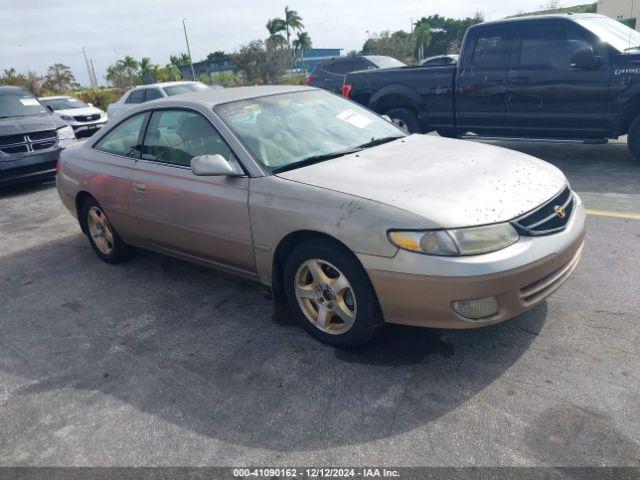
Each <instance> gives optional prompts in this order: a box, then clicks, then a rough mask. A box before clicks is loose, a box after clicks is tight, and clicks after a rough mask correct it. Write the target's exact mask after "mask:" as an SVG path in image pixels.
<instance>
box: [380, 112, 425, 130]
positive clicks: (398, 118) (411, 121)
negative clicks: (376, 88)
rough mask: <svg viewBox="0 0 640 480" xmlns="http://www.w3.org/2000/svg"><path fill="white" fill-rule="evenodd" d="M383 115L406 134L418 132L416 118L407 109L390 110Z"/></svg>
mask: <svg viewBox="0 0 640 480" xmlns="http://www.w3.org/2000/svg"><path fill="white" fill-rule="evenodd" d="M385 115H388V116H389V118H391V121H392V122H393V123H395V124H396V125H397V126H398V127H400V128H401V129H403V130H404V131H405V132H407V133H419V132H420V122H419V121H418V116H417V115H416V114H415V113H414V112H413V111H411V110H409V109H408V108H392V109H391V110H389V111H388V112H387V113H386V114H385Z"/></svg>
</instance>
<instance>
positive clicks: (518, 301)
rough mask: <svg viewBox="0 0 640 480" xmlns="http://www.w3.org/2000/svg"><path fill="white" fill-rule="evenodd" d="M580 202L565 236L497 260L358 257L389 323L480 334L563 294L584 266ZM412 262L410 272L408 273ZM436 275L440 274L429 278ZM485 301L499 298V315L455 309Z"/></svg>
mask: <svg viewBox="0 0 640 480" xmlns="http://www.w3.org/2000/svg"><path fill="white" fill-rule="evenodd" d="M575 198H576V210H575V212H574V213H573V215H572V218H571V220H570V221H569V223H568V224H567V227H566V229H565V230H564V231H562V232H559V233H556V234H552V235H548V236H544V237H526V238H522V239H521V240H520V241H519V242H517V243H516V244H514V245H512V246H511V247H508V248H506V249H504V250H501V251H499V252H494V253H492V254H486V255H478V256H475V257H455V258H453V257H431V256H428V255H420V254H415V253H412V252H405V251H399V252H398V254H397V255H396V257H394V259H387V260H382V259H380V258H378V259H374V258H371V257H369V258H367V256H363V255H359V258H360V260H361V261H362V262H363V265H364V267H365V269H366V270H367V272H368V274H369V277H370V279H371V282H372V284H373V287H374V289H375V291H376V294H377V296H378V300H379V302H380V307H381V308H382V312H383V315H384V318H385V321H386V322H388V323H399V324H404V325H414V326H420V327H434V328H458V329H461V328H476V327H482V326H485V325H492V324H495V323H499V322H503V321H505V320H509V319H510V318H513V317H515V316H517V315H519V314H521V313H523V312H525V311H527V310H529V309H531V308H533V307H535V306H536V305H538V304H539V303H541V302H542V301H543V300H544V299H545V298H547V297H548V296H549V295H551V294H552V293H553V292H555V291H556V290H557V289H558V288H560V286H561V285H562V284H563V283H564V282H565V281H566V280H567V279H568V278H569V276H570V275H571V274H572V273H573V271H574V270H575V268H576V266H577V265H578V263H579V260H580V255H581V253H582V247H583V244H584V236H585V230H584V228H585V210H584V206H583V205H582V203H581V201H580V199H579V197H578V196H577V195H576V197H575ZM409 262H411V266H410V267H407V265H408V264H409ZM385 263H386V264H387V266H386V268H385V266H384V264H385ZM420 270H421V271H422V272H425V273H423V274H421V273H419V271H420ZM434 270H435V271H437V272H438V274H436V275H431V274H429V273H427V272H432V271H434ZM465 271H466V272H468V273H466V274H465ZM485 297H496V298H497V300H498V303H499V307H500V308H499V311H498V313H497V314H496V315H493V316H491V317H488V318H483V319H481V320H470V319H466V318H464V317H462V316H460V315H459V314H458V313H456V311H455V310H454V309H453V308H452V302H454V301H459V300H473V299H480V298H485Z"/></svg>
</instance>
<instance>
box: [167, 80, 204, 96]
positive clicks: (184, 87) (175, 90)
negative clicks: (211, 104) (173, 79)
mask: <svg viewBox="0 0 640 480" xmlns="http://www.w3.org/2000/svg"><path fill="white" fill-rule="evenodd" d="M207 88H209V87H207V86H206V85H205V84H204V83H197V82H195V83H181V84H179V85H171V86H170V87H163V90H164V91H165V93H166V94H167V95H168V96H169V97H172V96H174V95H180V94H181V93H191V92H198V91H200V90H206V89H207Z"/></svg>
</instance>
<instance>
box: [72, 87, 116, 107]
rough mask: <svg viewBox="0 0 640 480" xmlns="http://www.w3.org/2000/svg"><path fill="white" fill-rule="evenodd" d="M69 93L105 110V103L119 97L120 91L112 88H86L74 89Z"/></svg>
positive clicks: (107, 103)
mask: <svg viewBox="0 0 640 480" xmlns="http://www.w3.org/2000/svg"><path fill="white" fill-rule="evenodd" d="M69 95H73V96H74V97H77V98H79V99H80V100H82V101H83V102H85V103H92V104H93V105H94V106H95V107H98V108H99V109H101V110H105V111H106V110H107V105H109V104H110V103H113V102H115V101H117V100H118V98H120V93H119V92H118V91H116V90H115V89H112V88H86V89H83V90H74V91H72V92H69Z"/></svg>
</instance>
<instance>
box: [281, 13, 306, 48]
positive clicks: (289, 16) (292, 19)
mask: <svg viewBox="0 0 640 480" xmlns="http://www.w3.org/2000/svg"><path fill="white" fill-rule="evenodd" d="M284 25H285V29H286V33H287V46H288V47H289V50H291V41H290V38H291V33H292V32H294V31H296V30H297V31H300V30H302V29H303V28H304V25H303V24H302V17H301V16H300V15H298V12H296V11H295V10H291V9H290V8H289V7H284Z"/></svg>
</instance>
